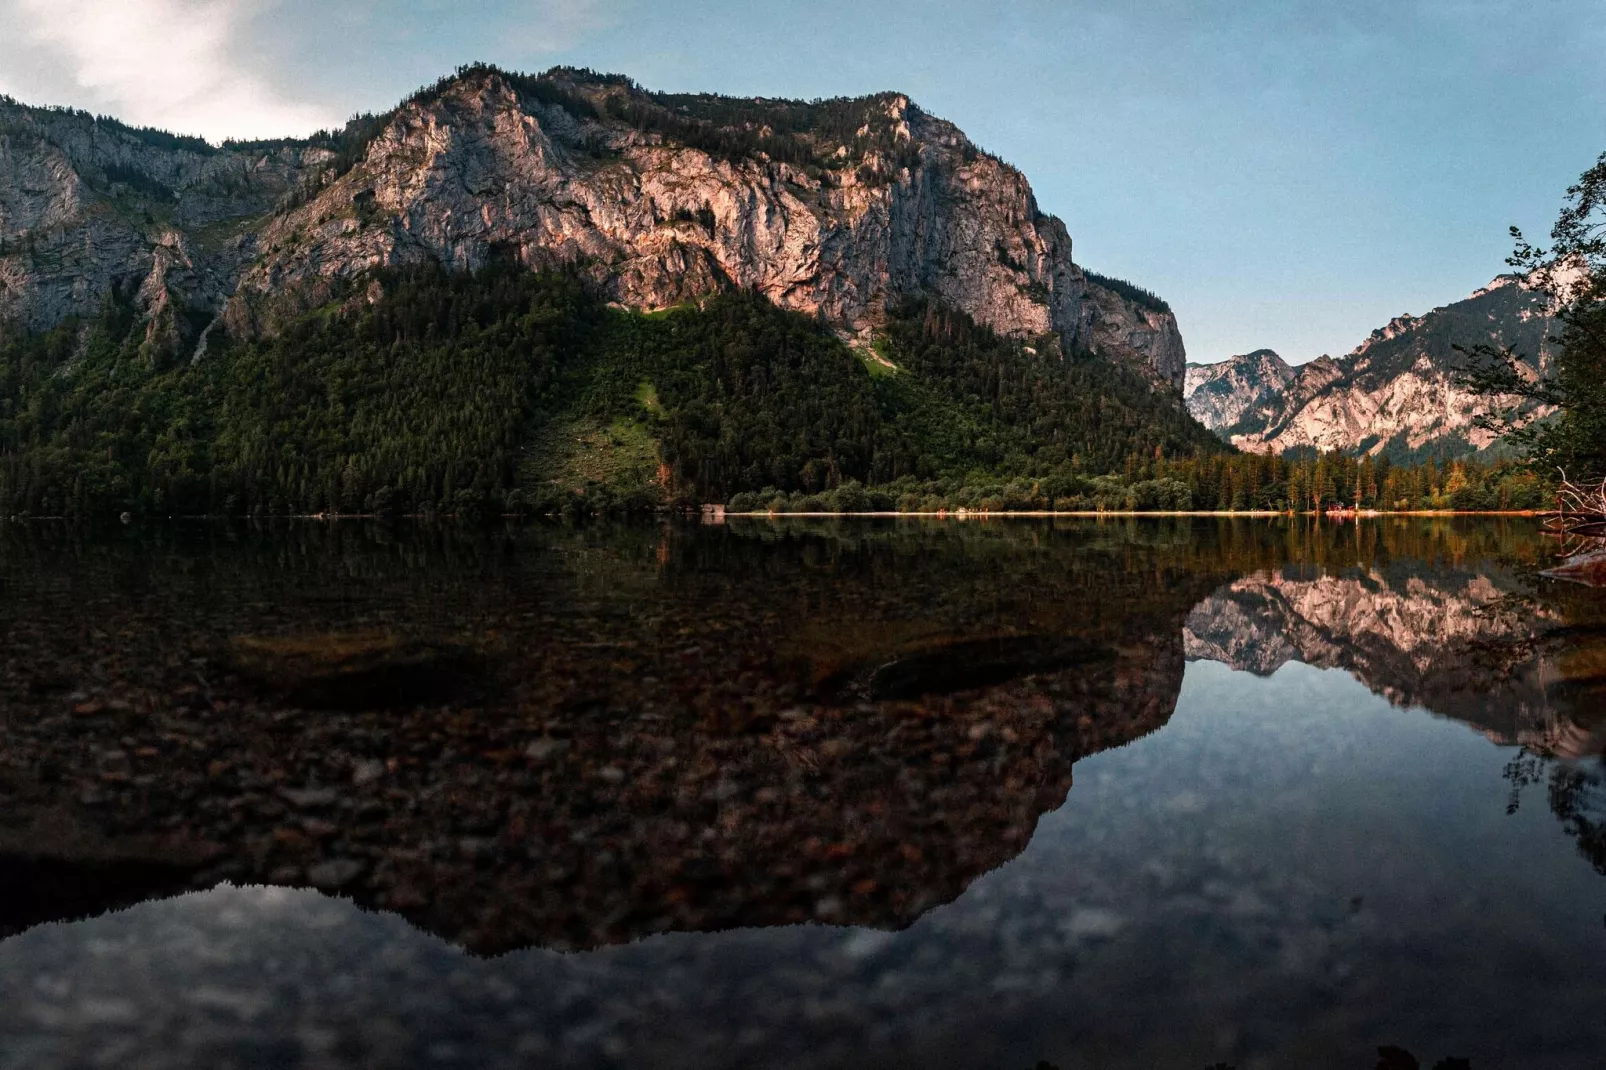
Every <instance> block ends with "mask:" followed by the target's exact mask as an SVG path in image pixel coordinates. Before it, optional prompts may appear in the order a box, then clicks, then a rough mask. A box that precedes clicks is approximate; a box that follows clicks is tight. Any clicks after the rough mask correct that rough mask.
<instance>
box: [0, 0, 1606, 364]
mask: <svg viewBox="0 0 1606 1070" xmlns="http://www.w3.org/2000/svg"><path fill="white" fill-rule="evenodd" d="M475 60H485V61H488V62H493V63H497V64H500V65H502V66H504V67H509V68H513V69H518V70H526V71H537V70H543V69H545V68H547V67H550V66H553V65H556V64H566V65H573V66H583V67H592V68H596V69H598V70H605V71H615V72H619V73H623V74H628V75H630V76H631V77H633V78H635V79H636V80H637V81H638V82H640V83H641V84H643V85H645V86H646V87H648V88H650V89H663V90H672V91H714V92H721V93H728V94H733V95H741V96H757V95H764V96H787V97H803V98H810V97H819V96H841V95H858V94H862V93H872V92H879V91H882V90H888V89H896V90H900V91H902V92H905V93H908V94H909V95H910V96H911V97H912V98H913V99H914V100H915V101H916V103H918V104H919V105H920V106H921V107H923V108H924V109H925V110H927V111H928V112H931V113H933V114H936V115H940V116H942V117H943V118H946V119H950V120H952V121H954V122H956V123H957V124H959V126H960V127H961V128H963V129H964V130H965V131H966V132H967V133H968V134H969V135H970V137H971V138H972V140H974V141H975V142H976V143H977V144H979V145H981V146H982V147H983V148H984V149H987V150H988V151H990V152H992V153H994V154H996V155H998V156H1000V157H1002V158H1003V159H1005V160H1008V161H1009V162H1010V163H1012V164H1014V165H1015V166H1017V167H1019V168H1020V169H1021V170H1022V171H1023V172H1025V174H1026V175H1027V177H1028V178H1029V179H1030V180H1031V183H1032V186H1033V188H1034V190H1035V191H1036V193H1037V199H1038V203H1039V205H1040V206H1041V207H1042V208H1043V210H1044V211H1047V212H1051V213H1053V214H1055V215H1058V216H1059V217H1060V218H1062V219H1064V220H1065V222H1066V224H1067V225H1068V226H1069V228H1070V231H1071V235H1072V237H1073V240H1074V244H1075V252H1076V260H1077V262H1078V263H1080V264H1082V265H1083V266H1084V267H1087V268H1090V269H1092V270H1095V271H1098V272H1101V273H1103V274H1107V275H1117V276H1120V277H1122V278H1126V279H1129V280H1131V281H1133V282H1136V283H1138V284H1140V285H1142V286H1145V287H1147V288H1149V289H1151V290H1154V291H1155V292H1157V293H1159V294H1161V295H1162V296H1164V297H1165V298H1166V299H1167V300H1168V301H1170V303H1171V305H1172V307H1173V309H1174V310H1175V311H1176V313H1177V318H1178V322H1179V324H1180V326H1181V328H1182V333H1183V338H1184V340H1185V343H1186V345H1187V348H1188V353H1189V357H1190V359H1193V360H1198V361H1214V360H1220V359H1223V358H1225V357H1228V356H1230V355H1233V354H1235V353H1244V352H1248V351H1250V350H1253V349H1258V348H1262V347H1267V348H1272V349H1275V350H1277V351H1278V352H1279V353H1281V354H1282V355H1283V356H1284V357H1285V358H1286V359H1288V360H1289V361H1291V362H1294V363H1301V362H1303V361H1306V360H1309V359H1311V358H1313V357H1316V356H1318V355H1320V354H1322V353H1331V354H1334V355H1338V354H1341V353H1344V352H1347V351H1348V350H1350V349H1352V348H1353V347H1354V346H1355V345H1357V344H1358V343H1359V342H1360V341H1361V340H1362V339H1363V338H1364V337H1365V336H1366V335H1367V334H1368V333H1369V332H1370V331H1371V330H1373V329H1374V328H1376V327H1380V326H1382V325H1383V324H1384V323H1386V322H1387V321H1388V320H1389V319H1390V318H1391V317H1393V316H1395V315H1398V314H1400V313H1403V312H1412V313H1417V314H1420V313H1422V312H1425V311H1427V310H1428V309H1430V308H1433V307H1434V306H1437V305H1442V304H1446V303H1448V302H1450V301H1454V300H1457V299H1459V298H1461V297H1464V296H1466V295H1467V294H1469V293H1471V292H1472V291H1473V290H1474V289H1477V288H1478V287H1479V286H1482V285H1483V284H1485V283H1487V282H1488V281H1489V280H1490V279H1491V278H1493V277H1494V276H1495V275H1496V274H1499V273H1500V272H1502V271H1504V270H1506V268H1505V257H1506V256H1507V255H1508V254H1509V253H1510V250H1511V241H1510V238H1509V236H1508V234H1507V228H1508V227H1509V226H1511V225H1513V224H1515V225H1518V226H1521V227H1522V228H1523V229H1524V231H1526V232H1527V233H1528V234H1529V235H1530V236H1539V237H1542V236H1544V235H1545V234H1546V233H1547V232H1548V230H1549V228H1550V225H1551V223H1552V222H1553V221H1554V220H1555V217H1556V213H1557V211H1558V209H1559V208H1560V205H1561V201H1562V197H1563V194H1564V192H1565V190H1566V188H1567V186H1568V185H1569V184H1571V182H1573V181H1574V180H1575V179H1576V178H1577V177H1578V175H1579V174H1580V173H1581V172H1582V171H1583V170H1585V168H1587V167H1588V166H1589V165H1590V164H1592V163H1593V162H1594V160H1595V158H1596V157H1597V156H1598V155H1599V154H1600V153H1601V152H1603V151H1606V3H1602V2H1601V0H1317V2H1306V0H1143V2H1133V0H986V2H973V0H925V2H915V0H881V2H879V3H876V4H869V3H865V2H863V0H808V2H798V0H793V2H787V3H764V2H763V0H479V2H468V0H0V93H6V94H9V95H11V96H13V97H16V98H17V99H19V100H23V101H25V102H27V103H33V104H66V105H71V106H74V107H80V108H85V109H87V110H90V111H94V112H96V113H100V114H108V115H114V116H116V117H117V118H120V119H122V120H123V121H125V122H130V123H134V124H136V125H150V126H157V127H162V128H165V129H170V130H174V131H176V132H180V133H195V134H201V135H204V136H206V137H208V138H211V139H212V140H221V139H222V138H224V137H228V136H234V137H263V136H273V135H281V134H295V133H305V132H308V131H311V130H314V129H317V128H320V127H328V126H336V125H339V124H340V123H341V122H343V121H344V120H345V118H346V117H347V116H349V115H351V114H352V113H355V112H359V111H382V110H384V109H386V108H389V107H391V106H393V105H394V104H395V103H396V102H397V101H398V100H400V99H401V98H402V97H404V96H405V95H406V94H407V93H409V92H411V91H412V90H413V89H415V88H417V87H418V86H420V85H423V84H426V83H429V82H433V81H435V79H437V78H438V77H440V76H441V75H443V74H446V73H448V72H450V71H451V70H452V69H453V68H455V67H456V66H458V65H459V64H462V63H467V62H471V61H475Z"/></svg>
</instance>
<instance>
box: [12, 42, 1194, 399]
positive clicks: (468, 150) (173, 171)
mask: <svg viewBox="0 0 1606 1070" xmlns="http://www.w3.org/2000/svg"><path fill="white" fill-rule="evenodd" d="M0 240H3V241H4V242H5V244H4V246H3V248H0V318H4V319H8V320H11V321H13V322H20V323H23V324H26V325H28V326H30V327H41V326H49V325H51V324H53V323H56V322H59V321H60V320H62V319H63V318H65V317H67V316H69V315H74V314H77V315H84V314H89V313H92V312H93V311H95V310H96V309H97V308H98V307H99V304H100V303H101V301H102V300H103V299H104V296H105V294H107V293H108V292H110V291H112V290H113V289H115V288H118V287H121V288H123V289H124V290H125V291H126V292H134V291H137V292H138V293H139V295H140V301H141V304H142V307H143V309H144V310H145V311H146V312H147V314H150V315H152V317H153V322H154V321H155V320H156V319H158V318H159V317H160V316H162V314H163V311H164V310H165V309H169V308H172V309H176V310H178V311H181V312H182V313H183V315H182V316H177V317H169V318H170V319H171V320H172V323H171V325H170V327H169V328H168V331H167V334H168V336H169V337H171V338H174V339H182V340H183V341H184V342H185V343H186V344H191V345H193V344H194V343H195V342H196V340H197V339H198V338H199V337H200V335H201V333H202V332H203V331H204V329H205V326H206V325H207V324H208V323H210V322H212V321H213V320H214V319H215V318H216V317H217V315H218V313H219V312H224V311H225V310H226V314H225V316H224V320H223V322H226V323H227V325H228V327H229V329H231V330H233V331H236V332H244V333H253V332H264V331H267V332H271V331H273V330H275V329H277V327H278V326H280V325H281V324H282V323H284V322H285V321H286V320H287V319H288V318H290V317H293V316H295V315H297V314H299V313H302V312H304V311H307V310H309V309H311V308H315V307H318V306H319V305H321V304H323V303H325V302H326V301H327V300H329V298H330V296H331V295H332V294H334V293H335V292H336V291H337V290H339V289H340V284H342V283H344V282H349V281H353V280H356V279H359V278H360V277H362V276H363V275H364V274H366V273H368V272H370V271H371V270H373V269H375V268H381V267H394V266H401V265H407V264H413V263H423V262H431V261H433V262H438V263H441V264H444V265H446V266H448V267H450V268H454V269H472V268H476V267H480V266H483V265H485V264H487V263H490V262H492V261H496V260H499V259H500V260H516V261H517V262H519V263H522V264H524V265H526V266H528V267H531V268H541V267H551V266H557V265H564V266H572V267H578V268H580V269H581V270H584V271H586V272H587V273H588V274H590V275H591V276H592V277H594V278H595V279H596V280H597V281H598V282H599V283H600V284H602V285H604V286H605V287H607V289H608V290H609V292H610V295H611V296H612V297H613V298H614V299H616V300H618V301H619V302H621V303H623V304H626V305H629V306H631V307H636V308H641V309H647V310H651V309H659V308H664V307H668V306H673V305H676V304H680V303H684V302H687V301H691V300H695V299H697V298H700V297H702V296H705V295H707V294H710V293H713V292H716V291H718V290H720V289H725V288H732V287H743V288H751V289H755V290H757V291H759V292H762V293H763V294H765V295H766V296H767V297H769V298H770V299H771V300H772V301H774V302H775V303H776V304H777V305H780V306H781V307H784V308H788V309H793V310H796V311H800V312H805V313H809V314H816V315H819V316H821V317H822V318H824V319H826V320H827V321H829V322H830V323H832V324H833V325H834V326H836V327H837V328H838V329H839V330H841V331H842V332H843V333H844V334H846V335H849V336H852V337H855V338H859V339H868V338H869V336H870V335H871V334H872V333H873V331H874V330H875V328H876V326H877V324H878V322H879V320H880V317H881V316H882V314H883V311H884V309H885V308H886V306H887V304H888V303H889V302H891V301H896V300H898V299H899V298H901V297H903V296H906V295H917V294H918V295H928V296H934V297H936V298H938V299H940V300H942V301H943V302H945V303H946V304H948V305H950V306H952V307H954V308H956V309H958V310H961V311H964V312H966V313H969V314H970V315H971V316H972V317H974V318H975V319H976V320H978V321H979V322H981V323H983V324H986V325H987V326H989V327H992V328H993V329H995V330H997V331H999V332H1001V333H1004V334H1007V335H1011V336H1015V337H1021V338H1032V339H1044V340H1047V339H1050V338H1052V339H1055V340H1057V342H1058V343H1059V345H1060V346H1061V347H1063V348H1064V349H1066V350H1082V351H1092V352H1095V353H1098V354H1100V355H1102V356H1104V357H1106V358H1108V359H1110V360H1113V361H1116V362H1119V363H1123V364H1126V365H1128V366H1130V367H1133V368H1135V369H1137V370H1139V371H1141V372H1142V373H1143V374H1144V375H1146V376H1147V377H1148V378H1149V379H1150V380H1151V381H1153V382H1155V383H1156V384H1157V385H1160V386H1163V387H1165V388H1167V389H1172V390H1180V389H1181V387H1182V378H1183V365H1184V360H1185V356H1184V352H1183V346H1182V339H1181V336H1180V334H1179V332H1178V330H1177V325H1176V321H1175V319H1174V317H1173V316H1172V315H1171V313H1170V311H1169V310H1168V309H1165V308H1164V307H1163V306H1151V305H1147V304H1144V303H1140V302H1139V301H1136V300H1133V299H1132V298H1131V297H1130V296H1129V295H1127V294H1123V293H1120V292H1117V291H1116V290H1113V289H1110V288H1107V287H1105V286H1102V285H1100V284H1098V283H1097V282H1095V281H1093V280H1091V279H1089V278H1088V276H1087V275H1086V273H1084V272H1083V271H1082V269H1081V268H1079V267H1078V266H1077V265H1076V264H1075V263H1074V262H1073V261H1072V258H1071V238H1070V236H1069V234H1068V233H1067V232H1066V229H1065V226H1064V224H1063V223H1062V222H1060V220H1058V219H1056V218H1054V217H1052V216H1049V215H1045V214H1044V213H1043V212H1041V211H1040V210H1039V208H1038V206H1037V203H1036V200H1035V198H1034V197H1033V195H1032V191H1031V187H1030V186H1029V185H1028V183H1027V181H1026V179H1025V177H1024V176H1022V175H1021V174H1020V172H1018V171H1016V170H1015V169H1014V168H1012V167H1010V166H1008V165H1007V164H1005V163H1003V162H1002V161H1000V160H998V159H996V158H995V157H992V156H990V155H988V154H986V153H984V152H982V151H980V150H979V149H978V148H977V147H976V146H975V145H974V144H972V143H971V141H970V140H969V139H968V138H967V137H966V136H965V135H964V134H963V133H962V132H961V131H960V130H958V129H957V128H956V127H954V126H953V125H952V124H950V123H947V122H944V121H942V120H940V119H937V118H935V117H933V116H931V115H928V114H926V113H925V112H924V111H922V110H921V109H920V108H919V107H917V106H916V105H914V104H913V103H911V102H910V101H909V99H908V98H907V97H904V96H902V95H899V94H894V93H887V94H881V95H878V96H872V97H864V98H857V99H852V100H847V99H842V100H831V101H821V102H814V103H810V104H803V103H797V102H788V101H775V100H749V99H733V98H724V97H716V96H706V95H670V94H660V93H648V92H646V91H643V90H641V89H640V88H639V87H637V86H635V85H634V84H633V83H631V82H629V81H628V80H627V79H623V78H619V77H616V76H603V75H595V74H592V73H590V72H581V71H573V70H555V71H552V72H548V73H547V74H544V75H541V76H538V77H529V76H522V75H514V74H508V73H505V72H501V71H497V70H494V69H491V68H472V69H467V70H465V71H463V72H460V73H459V75H458V76H456V77H454V78H451V79H447V80H445V81H443V82H441V83H440V84H438V85H437V86H435V87H433V88H431V89H429V90H426V91H423V92H421V93H419V94H416V95H415V96H414V97H413V98H411V99H410V100H409V101H407V102H406V103H404V104H403V105H402V106H401V107H399V108H397V109H396V110H395V111H394V112H392V113H390V114H389V115H386V116H381V117H378V118H376V119H372V120H368V121H365V122H354V123H353V124H352V126H351V127H348V129H347V131H346V132H344V133H343V134H336V135H326V136H325V137H323V138H321V139H313V140H311V141H305V142H279V143H272V144H266V143H259V144H254V145H225V146H223V147H222V148H215V147H212V146H208V145H206V144H205V143H202V142H197V141H195V140H194V139H182V138H172V137H171V136H168V135H158V134H155V133H154V132H151V131H135V130H131V129H130V128H127V127H123V126H121V125H120V124H115V123H107V122H105V121H96V120H94V119H92V118H91V117H89V116H86V115H82V114H78V113H67V112H59V111H42V110H39V109H29V108H24V107H22V106H20V105H15V104H12V103H9V102H7V103H5V104H3V105H0ZM176 344H178V343H177V342H175V345H176Z"/></svg>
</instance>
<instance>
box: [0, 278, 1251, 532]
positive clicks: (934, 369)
mask: <svg viewBox="0 0 1606 1070" xmlns="http://www.w3.org/2000/svg"><path fill="white" fill-rule="evenodd" d="M374 283H375V284H374V285H364V284H361V283H355V284H352V285H351V286H349V287H348V288H346V289H345V290H343V291H342V292H341V293H340V294H338V295H337V296H336V297H335V299H334V300H332V301H330V302H329V303H328V304H326V305H324V306H322V307H320V308H318V309H316V310H314V311H313V312H311V313H310V314H308V315H306V316H304V317H302V318H301V319H299V320H298V321H296V322H295V323H293V324H292V325H291V326H290V327H289V328H288V329H287V330H285V331H284V332H283V333H281V334H279V335H278V336H276V337H272V338H263V339H255V340H238V339H235V340H229V339H224V340H220V341H219V343H218V344H217V345H216V346H214V347H213V348H211V349H210V350H209V351H208V352H207V353H206V354H205V355H204V356H203V357H201V358H200V359H199V360H196V361H194V362H190V361H176V360H174V358H172V357H171V356H170V355H169V354H168V351H167V350H165V349H162V348H160V347H156V346H152V345H150V344H148V339H147V330H146V327H145V325H144V323H143V322H142V320H141V318H140V316H139V315H138V314H137V312H136V311H135V309H134V308H133V306H132V305H131V304H130V303H129V302H128V301H118V300H113V301H110V302H108V303H107V306H106V308H105V310H104V311H103V312H102V314H101V315H100V316H99V317H98V318H97V319H96V320H95V321H94V322H92V323H87V324H84V323H79V322H77V321H69V322H67V323H64V324H63V325H62V326H60V327H58V328H57V329H55V330H52V331H49V332H45V333H35V334H25V333H16V332H14V333H12V334H11V335H9V336H8V338H7V340H6V341H5V343H4V345H3V347H0V514H4V515H19V514H22V515H36V516H38V515H80V516H87V515H101V514H111V515H115V514H116V513H118V512H121V511H125V510H126V511H131V512H134V513H136V514H153V515H154V514H160V515H168V514H208V515H223V514H227V515H245V514H254V515H282V514H287V513H315V512H325V511H329V512H343V513H361V512H377V513H386V512H450V513H481V514H484V513H491V512H501V511H513V512H520V511H527V510H537V511H550V510H554V509H559V508H564V507H568V508H582V509H586V510H595V509H608V508H649V507H654V506H658V505H663V504H667V503H671V502H681V503H691V502H694V501H698V500H703V501H724V500H726V499H727V498H729V497H730V496H732V495H735V494H738V493H740V492H744V491H755V492H756V491H763V490H769V491H772V492H779V493H794V494H819V493H825V492H834V491H837V490H838V489H840V488H844V487H847V488H850V489H851V488H853V487H861V486H868V487H878V486H890V485H893V484H897V485H898V486H899V487H900V489H902V490H904V491H907V490H908V489H910V488H911V486H913V485H914V484H915V483H917V482H918V483H928V482H930V481H933V480H946V481H949V482H954V481H958V482H964V481H965V480H966V478H967V477H969V478H970V479H971V481H973V482H974V481H975V480H977V479H980V478H982V477H986V478H988V479H995V480H1008V479H1011V478H1017V477H1018V478H1031V479H1037V480H1041V479H1049V480H1051V481H1052V480H1058V481H1060V482H1061V483H1065V482H1066V481H1067V480H1072V481H1074V480H1082V481H1084V482H1085V479H1086V477H1088V476H1091V475H1099V474H1103V473H1107V472H1112V471H1117V470H1119V469H1120V468H1121V466H1122V465H1123V464H1124V463H1126V462H1127V461H1128V459H1129V458H1131V457H1134V456H1142V457H1149V456H1152V455H1153V454H1155V452H1156V451H1157V450H1158V451H1160V452H1161V453H1163V454H1166V455H1171V456H1181V455H1191V454H1193V453H1195V452H1203V453H1206V454H1210V453H1217V452H1220V451H1221V450H1222V449H1224V447H1222V446H1221V444H1219V443H1218V442H1217V441H1216V440H1215V439H1214V438H1213V437H1212V436H1210V435H1209V434H1208V432H1206V431H1205V430H1204V429H1203V428H1202V427H1200V426H1199V425H1198V424H1197V423H1195V422H1194V421H1193V420H1192V419H1191V418H1190V417H1188V415H1187V414H1186V412H1185V411H1184V410H1183V408H1182V405H1181V403H1180V400H1179V399H1177V398H1175V397H1174V396H1172V395H1170V394H1168V393H1165V392H1158V391H1155V390H1153V389H1152V388H1151V387H1150V386H1149V384H1148V383H1146V382H1145V381H1144V380H1143V379H1142V378H1141V377H1140V376H1139V375H1137V374H1136V373H1134V372H1131V371H1129V370H1127V369H1125V368H1122V367H1119V366H1116V365H1114V364H1111V363H1109V362H1107V361H1103V360H1099V359H1097V358H1093V357H1090V356H1088V355H1086V354H1076V353H1071V354H1067V353H1062V352H1060V350H1059V342H1058V340H1057V339H1056V338H1054V337H1053V336H1045V337H1043V338H1041V339H1038V340H1037V341H1036V342H1035V343H1029V342H1024V341H1019V340H1013V339H1006V338H1003V337H1001V336H999V335H997V334H995V333H994V332H992V331H990V330H987V329H985V328H982V327H979V326H977V325H976V324H975V323H974V322H973V321H971V320H970V319H969V317H967V316H965V315H963V314H961V313H956V312H953V311H951V310H948V309H945V308H943V307H942V306H940V305H938V304H936V303H934V302H930V301H921V300H910V301H907V302H904V303H902V304H900V305H898V306H897V307H894V308H892V309H890V310H889V312H888V318H887V321H886V328H885V330H884V332H883V333H882V334H881V335H880V337H878V339H877V342H876V346H875V350H874V352H873V353H872V352H870V351H867V350H855V349H851V348H849V347H848V346H847V345H845V344H843V343H842V342H841V341H840V340H839V339H838V338H837V337H836V336H835V335H834V334H833V333H832V332H831V331H830V330H828V329H827V328H826V327H825V326H824V325H822V324H821V323H820V322H818V321H817V320H815V319H813V318H811V317H807V316H803V315H799V314H797V313H792V312H786V311H783V310H781V309H778V308H776V307H775V306H773V305H772V304H770V303H769V302H768V301H767V300H765V299H764V298H763V297H761V296H757V295H754V294H751V293H730V294H726V295H723V296H719V297H715V298H711V299H709V300H707V301H705V302H703V303H701V304H700V305H695V306H687V307H684V308H679V309H672V310H669V311H667V312H662V313H656V314H646V315H644V314H640V313H634V312H628V311H624V310H620V309H617V308H610V307H607V306H606V305H605V304H604V303H603V301H602V300H601V298H600V297H598V296H596V295H595V294H594V293H593V292H591V291H590V290H588V288H587V287H585V286H584V285H582V283H581V282H579V281H577V279H576V278H575V277H573V276H570V275H565V274H553V273H545V274H543V273H532V272H528V271H522V270H519V269H517V268H515V267H509V266H497V267H491V268H487V269H484V270H482V271H479V272H475V273H448V272H446V271H444V270H441V269H439V268H419V269H414V270H410V271H407V272H402V273H391V274H386V275H382V276H380V277H379V278H377V279H375V280H374ZM1067 485H1069V484H1067Z"/></svg>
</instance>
